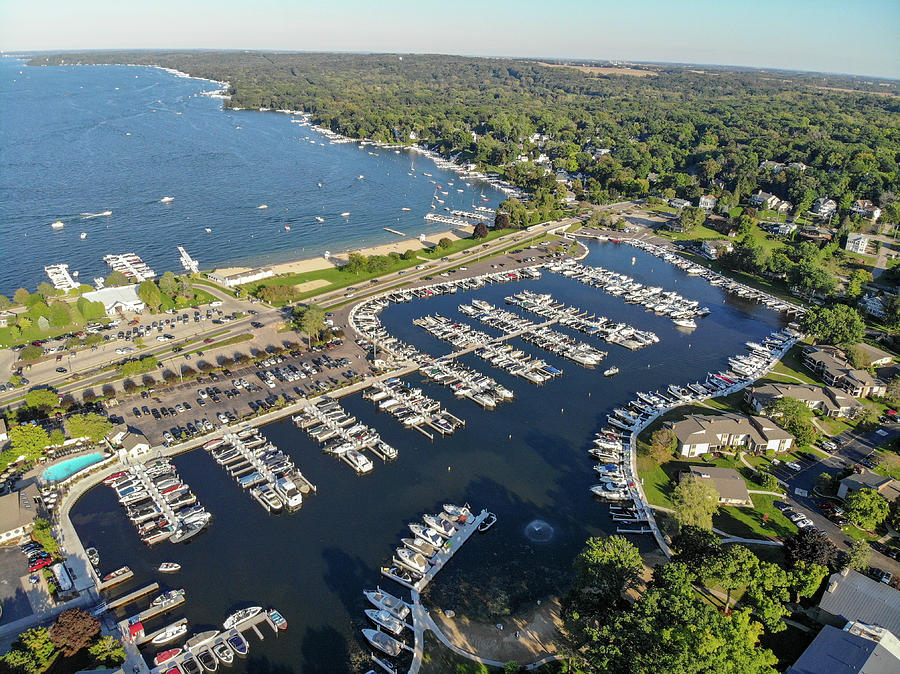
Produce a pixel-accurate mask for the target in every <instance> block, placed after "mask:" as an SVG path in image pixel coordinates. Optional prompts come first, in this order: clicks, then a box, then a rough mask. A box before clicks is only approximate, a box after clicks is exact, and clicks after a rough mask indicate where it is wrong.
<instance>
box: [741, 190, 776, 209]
mask: <svg viewBox="0 0 900 674" xmlns="http://www.w3.org/2000/svg"><path fill="white" fill-rule="evenodd" d="M749 202H750V205H751V206H754V207H756V208H759V209H762V210H772V209H775V208H778V204H780V203H781V199H779V198H778V197H776V196H775V195H774V194H769V193H768V192H763V191H762V190H759V191H758V192H757V193H756V194H752V195H750V199H749Z"/></svg>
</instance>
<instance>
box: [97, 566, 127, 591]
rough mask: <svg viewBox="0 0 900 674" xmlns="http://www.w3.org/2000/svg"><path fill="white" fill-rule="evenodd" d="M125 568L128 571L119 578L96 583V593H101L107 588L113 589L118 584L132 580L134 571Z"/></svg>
mask: <svg viewBox="0 0 900 674" xmlns="http://www.w3.org/2000/svg"><path fill="white" fill-rule="evenodd" d="M125 568H127V569H128V571H126V572H125V573H123V574H122V575H121V576H116V577H115V578H110V579H109V580H101V581H98V582H97V585H96V587H97V592H103V591H104V590H108V589H109V588H111V587H114V586H116V585H118V584H119V583H124V582H125V581H126V580H131V579H132V578H134V571H132V570H131V569H130V568H128V567H125Z"/></svg>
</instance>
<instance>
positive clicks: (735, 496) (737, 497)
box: [680, 466, 753, 507]
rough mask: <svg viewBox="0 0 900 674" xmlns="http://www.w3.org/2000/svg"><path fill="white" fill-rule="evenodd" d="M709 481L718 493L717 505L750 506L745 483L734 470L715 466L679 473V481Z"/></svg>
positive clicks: (697, 467) (691, 468)
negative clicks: (690, 479)
mask: <svg viewBox="0 0 900 674" xmlns="http://www.w3.org/2000/svg"><path fill="white" fill-rule="evenodd" d="M689 478H693V479H697V480H709V481H710V482H711V483H712V484H713V486H714V487H715V488H716V491H717V492H718V493H719V503H720V504H721V505H724V506H750V507H753V501H751V500H750V492H748V491H747V483H746V482H745V481H744V478H742V477H741V475H740V473H738V472H737V471H736V470H735V469H734V468H719V467H717V466H690V467H689V468H688V469H687V470H685V471H683V472H682V473H681V477H680V479H682V480H686V479H689Z"/></svg>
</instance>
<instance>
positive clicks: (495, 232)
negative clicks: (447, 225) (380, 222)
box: [419, 229, 522, 260]
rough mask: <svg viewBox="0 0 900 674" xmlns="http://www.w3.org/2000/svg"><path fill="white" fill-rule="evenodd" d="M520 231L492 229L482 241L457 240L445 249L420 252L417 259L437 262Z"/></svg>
mask: <svg viewBox="0 0 900 674" xmlns="http://www.w3.org/2000/svg"><path fill="white" fill-rule="evenodd" d="M518 231H522V230H518V229H492V230H490V231H489V232H488V235H487V236H486V237H484V238H483V239H457V240H456V241H454V242H453V243H451V244H450V246H449V247H447V248H432V249H430V250H424V249H423V250H422V251H421V252H420V253H419V257H425V258H428V259H429V260H438V259H440V258H442V257H446V256H448V255H452V254H453V253H458V252H459V251H461V250H466V249H468V248H474V247H475V246H481V245H483V244H485V243H488V242H490V241H493V240H494V239H498V238H500V237H501V236H504V235H506V234H512V233H514V232H518Z"/></svg>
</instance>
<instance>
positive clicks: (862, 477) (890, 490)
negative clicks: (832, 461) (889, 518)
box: [837, 469, 900, 501]
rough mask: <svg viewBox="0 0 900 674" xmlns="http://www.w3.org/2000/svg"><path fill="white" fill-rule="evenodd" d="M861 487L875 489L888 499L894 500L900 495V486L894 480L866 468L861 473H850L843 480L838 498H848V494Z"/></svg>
mask: <svg viewBox="0 0 900 674" xmlns="http://www.w3.org/2000/svg"><path fill="white" fill-rule="evenodd" d="M860 489H874V490H875V491H877V492H878V493H879V494H881V495H882V496H884V497H885V498H886V499H887V500H888V501H893V500H894V499H895V498H896V497H897V496H898V495H900V487H898V486H897V485H896V484H895V483H894V480H892V479H891V478H889V477H885V476H884V475H879V474H878V473H873V472H872V471H870V470H865V469H863V471H862V472H861V473H854V474H853V475H848V476H847V477H845V478H844V479H843V480H841V483H840V485H838V492H837V495H838V498H846V497H847V495H848V494H852V493H853V492H855V491H859V490H860Z"/></svg>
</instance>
